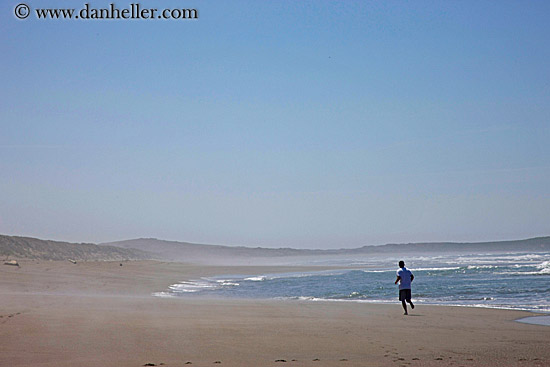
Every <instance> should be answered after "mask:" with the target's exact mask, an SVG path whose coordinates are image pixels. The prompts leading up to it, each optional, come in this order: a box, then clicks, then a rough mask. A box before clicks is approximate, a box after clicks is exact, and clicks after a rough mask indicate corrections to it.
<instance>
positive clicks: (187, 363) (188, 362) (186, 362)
mask: <svg viewBox="0 0 550 367" xmlns="http://www.w3.org/2000/svg"><path fill="white" fill-rule="evenodd" d="M185 364H193V363H192V362H185Z"/></svg>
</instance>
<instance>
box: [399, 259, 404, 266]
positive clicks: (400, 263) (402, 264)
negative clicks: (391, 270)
mask: <svg viewBox="0 0 550 367" xmlns="http://www.w3.org/2000/svg"><path fill="white" fill-rule="evenodd" d="M399 267H400V268H404V267H405V262H404V261H403V260H401V261H400V262H399Z"/></svg>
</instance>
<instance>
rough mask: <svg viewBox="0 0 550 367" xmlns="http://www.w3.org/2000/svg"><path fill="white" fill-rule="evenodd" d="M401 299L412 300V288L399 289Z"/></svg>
mask: <svg viewBox="0 0 550 367" xmlns="http://www.w3.org/2000/svg"><path fill="white" fill-rule="evenodd" d="M399 300H400V301H405V300H408V301H410V300H411V290H410V289H400V290H399Z"/></svg>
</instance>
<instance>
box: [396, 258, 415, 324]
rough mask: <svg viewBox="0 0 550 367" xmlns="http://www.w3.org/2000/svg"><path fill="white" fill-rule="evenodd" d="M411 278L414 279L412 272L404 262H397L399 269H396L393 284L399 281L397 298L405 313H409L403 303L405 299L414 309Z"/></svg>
mask: <svg viewBox="0 0 550 367" xmlns="http://www.w3.org/2000/svg"><path fill="white" fill-rule="evenodd" d="M413 280H414V275H413V273H412V272H411V271H410V270H409V269H407V268H406V267H405V262H404V261H403V260H401V261H400V262H399V269H398V270H397V279H396V280H395V284H397V282H399V300H400V301H401V304H402V305H403V309H404V310H405V315H408V314H409V312H408V311H407V304H406V303H405V301H407V302H408V303H410V305H411V308H413V309H414V304H413V303H412V301H411V283H412V281H413Z"/></svg>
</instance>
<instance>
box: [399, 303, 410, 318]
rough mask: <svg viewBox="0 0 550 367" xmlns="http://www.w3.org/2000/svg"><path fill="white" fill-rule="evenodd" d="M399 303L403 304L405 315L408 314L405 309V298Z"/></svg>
mask: <svg viewBox="0 0 550 367" xmlns="http://www.w3.org/2000/svg"><path fill="white" fill-rule="evenodd" d="M401 304H402V305H403V309H404V310H405V315H408V314H409V312H408V311H407V304H406V303H405V300H403V301H401Z"/></svg>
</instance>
